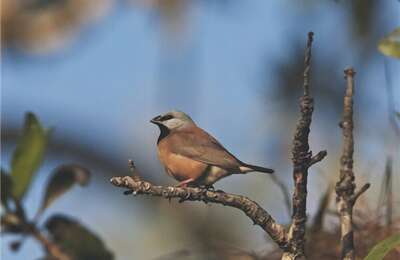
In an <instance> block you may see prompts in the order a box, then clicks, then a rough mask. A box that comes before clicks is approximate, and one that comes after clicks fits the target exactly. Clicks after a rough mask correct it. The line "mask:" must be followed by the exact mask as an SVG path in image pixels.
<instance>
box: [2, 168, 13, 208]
mask: <svg viewBox="0 0 400 260" xmlns="http://www.w3.org/2000/svg"><path fill="white" fill-rule="evenodd" d="M11 185H12V181H11V177H10V175H9V174H8V173H6V171H5V170H4V169H3V168H1V205H3V206H4V207H5V208H6V209H8V204H7V203H8V199H10V198H11V196H12V195H11Z"/></svg>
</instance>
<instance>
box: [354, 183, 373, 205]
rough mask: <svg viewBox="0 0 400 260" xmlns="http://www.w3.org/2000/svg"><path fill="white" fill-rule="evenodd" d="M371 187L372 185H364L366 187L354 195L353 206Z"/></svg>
mask: <svg viewBox="0 0 400 260" xmlns="http://www.w3.org/2000/svg"><path fill="white" fill-rule="evenodd" d="M370 187H371V184H370V183H366V184H364V186H362V187H361V189H359V190H358V191H357V192H355V193H354V195H353V199H352V201H353V204H354V203H356V201H357V199H358V198H359V197H360V196H361V195H362V194H363V193H364V192H366V191H367V190H368V189H369V188H370Z"/></svg>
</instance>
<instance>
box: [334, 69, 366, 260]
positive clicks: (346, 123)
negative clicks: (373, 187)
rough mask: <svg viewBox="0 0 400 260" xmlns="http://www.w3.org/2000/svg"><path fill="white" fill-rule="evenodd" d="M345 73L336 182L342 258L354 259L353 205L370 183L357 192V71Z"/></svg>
mask: <svg viewBox="0 0 400 260" xmlns="http://www.w3.org/2000/svg"><path fill="white" fill-rule="evenodd" d="M344 73H345V79H346V80H347V85H346V92H345V96H344V105H343V121H342V122H341V124H340V126H341V128H342V129H343V152H342V157H341V159H340V164H341V166H340V178H339V181H338V182H337V183H336V195H337V198H336V201H337V209H338V213H339V215H340V226H341V251H342V252H341V259H346V260H353V259H355V255H356V253H355V248H354V240H353V206H354V204H355V202H356V200H357V199H358V197H359V196H360V195H361V194H362V193H364V192H365V191H366V190H367V189H368V188H369V186H370V184H369V183H367V184H365V185H364V186H363V187H362V188H361V189H360V190H359V191H358V192H356V193H355V188H356V184H355V181H354V179H355V177H354V172H353V153H354V139H353V128H354V123H353V94H354V75H355V71H354V70H353V69H352V68H349V69H346V70H345V71H344Z"/></svg>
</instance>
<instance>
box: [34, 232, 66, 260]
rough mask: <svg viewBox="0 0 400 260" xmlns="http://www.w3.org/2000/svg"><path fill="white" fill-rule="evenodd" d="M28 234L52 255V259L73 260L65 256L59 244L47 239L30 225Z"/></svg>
mask: <svg viewBox="0 0 400 260" xmlns="http://www.w3.org/2000/svg"><path fill="white" fill-rule="evenodd" d="M28 232H29V233H30V234H31V235H32V236H33V237H34V238H35V239H36V240H37V241H39V243H41V244H42V246H43V248H44V249H45V250H46V251H47V253H49V254H50V256H51V257H52V259H56V260H71V258H70V257H69V256H67V255H66V254H64V253H63V252H62V251H61V249H60V248H59V247H58V245H57V244H55V243H53V242H52V241H50V240H49V239H48V238H47V237H45V236H44V235H43V234H42V233H41V232H40V231H39V230H38V229H37V228H36V226H34V225H30V226H29V228H28Z"/></svg>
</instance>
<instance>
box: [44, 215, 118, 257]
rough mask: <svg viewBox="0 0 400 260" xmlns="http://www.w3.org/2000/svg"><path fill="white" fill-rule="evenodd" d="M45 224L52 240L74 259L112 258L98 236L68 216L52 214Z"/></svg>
mask: <svg viewBox="0 0 400 260" xmlns="http://www.w3.org/2000/svg"><path fill="white" fill-rule="evenodd" d="M45 226H46V228H47V230H48V231H49V233H50V234H51V237H52V240H53V241H54V242H55V243H56V244H58V245H59V246H60V248H61V250H62V251H63V252H65V253H66V254H68V255H69V256H70V257H71V258H72V259H74V260H87V259H96V260H109V259H113V258H114V256H113V254H112V253H111V252H110V251H108V250H107V249H106V248H105V245H104V243H103V241H102V240H101V239H100V238H98V237H97V236H96V235H95V234H93V233H92V232H91V231H89V230H88V229H86V228H85V227H84V226H82V225H81V224H79V223H78V222H76V221H75V220H73V219H71V218H69V217H66V216H63V215H54V216H52V217H51V218H50V219H49V220H47V221H46V224H45Z"/></svg>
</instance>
